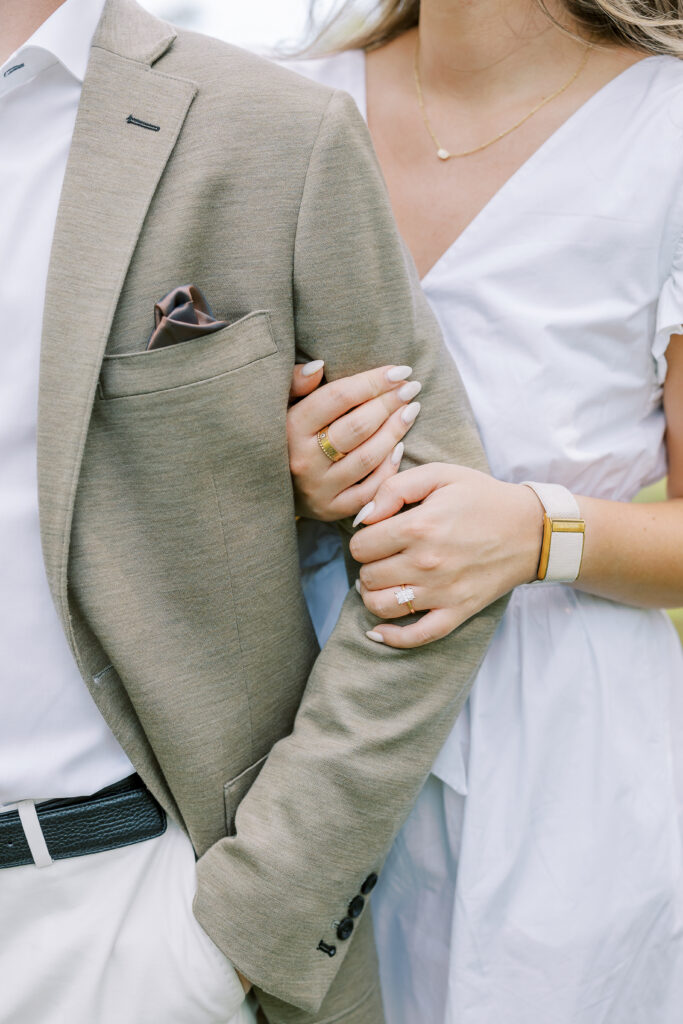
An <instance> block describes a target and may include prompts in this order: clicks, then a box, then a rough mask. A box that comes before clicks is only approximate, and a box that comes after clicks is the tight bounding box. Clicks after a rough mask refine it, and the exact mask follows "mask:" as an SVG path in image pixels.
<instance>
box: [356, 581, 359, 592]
mask: <svg viewBox="0 0 683 1024" xmlns="http://www.w3.org/2000/svg"><path fill="white" fill-rule="evenodd" d="M356 590H357V591H358V593H359V594H360V580H356Z"/></svg>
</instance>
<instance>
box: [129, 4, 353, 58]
mask: <svg viewBox="0 0 683 1024" xmlns="http://www.w3.org/2000/svg"><path fill="white" fill-rule="evenodd" d="M141 2H142V4H143V6H144V7H147V8H148V9H149V10H150V11H152V13H153V14H156V15H159V17H162V18H165V19H166V20H168V21H172V22H174V23H175V24H176V25H184V26H185V27H187V28H192V29H195V30H196V31H197V32H207V33H208V34H209V35H213V36H219V37H220V38H222V39H226V40H228V42H231V43H235V44H236V45H237V46H245V47H248V48H249V49H255V50H266V49H268V48H270V47H272V46H275V45H278V44H280V43H289V44H291V43H295V44H296V43H298V42H299V41H301V40H302V39H303V38H304V34H305V29H306V23H307V15H308V6H309V4H308V0H141ZM332 2H333V0H328V6H331V5H332ZM321 8H324V4H321Z"/></svg>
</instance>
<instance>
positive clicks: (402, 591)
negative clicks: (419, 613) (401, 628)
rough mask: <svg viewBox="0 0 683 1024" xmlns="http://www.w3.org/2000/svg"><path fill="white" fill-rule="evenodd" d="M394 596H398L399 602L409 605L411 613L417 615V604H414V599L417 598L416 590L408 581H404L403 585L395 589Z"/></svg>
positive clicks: (397, 601)
mask: <svg viewBox="0 0 683 1024" xmlns="http://www.w3.org/2000/svg"><path fill="white" fill-rule="evenodd" d="M394 597H395V598H396V603H397V604H405V605H407V606H408V611H409V612H410V614H411V615H415V605H414V604H413V601H414V600H415V591H414V590H413V588H412V587H409V586H408V584H407V583H404V584H403V586H401V587H399V589H398V590H395V591H394Z"/></svg>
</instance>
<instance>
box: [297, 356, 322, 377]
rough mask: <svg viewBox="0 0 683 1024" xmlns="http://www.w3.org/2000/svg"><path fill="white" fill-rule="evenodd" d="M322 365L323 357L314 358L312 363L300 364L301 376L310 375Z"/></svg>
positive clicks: (320, 368)
mask: <svg viewBox="0 0 683 1024" xmlns="http://www.w3.org/2000/svg"><path fill="white" fill-rule="evenodd" d="M324 365H325V360H324V359H314V360H313V362H312V363H306V364H305V365H304V366H302V368H301V375H302V377H312V376H313V374H314V373H317V372H318V370H322V368H323V366H324Z"/></svg>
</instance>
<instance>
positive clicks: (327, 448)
mask: <svg viewBox="0 0 683 1024" xmlns="http://www.w3.org/2000/svg"><path fill="white" fill-rule="evenodd" d="M318 444H319V445H320V450H321V451H322V453H323V455H326V456H327V458H328V459H329V460H330V462H339V460H340V459H343V458H344V452H338V451H337V449H336V448H335V447H334V445H333V444H332V442H331V441H330V438H329V435H328V433H327V430H319V431H318Z"/></svg>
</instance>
